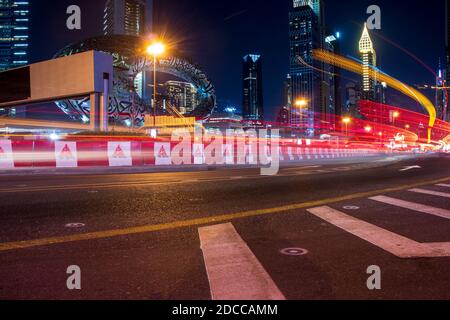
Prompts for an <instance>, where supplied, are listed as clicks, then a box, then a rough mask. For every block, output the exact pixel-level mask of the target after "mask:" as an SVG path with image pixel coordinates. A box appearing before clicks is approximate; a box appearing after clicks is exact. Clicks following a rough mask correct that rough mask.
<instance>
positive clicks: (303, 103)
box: [295, 99, 308, 130]
mask: <svg viewBox="0 0 450 320" xmlns="http://www.w3.org/2000/svg"><path fill="white" fill-rule="evenodd" d="M307 105H308V101H306V100H305V99H298V100H296V101H295V106H296V107H297V108H298V109H299V111H300V130H301V129H302V126H303V109H304V108H305V107H306V106H307Z"/></svg>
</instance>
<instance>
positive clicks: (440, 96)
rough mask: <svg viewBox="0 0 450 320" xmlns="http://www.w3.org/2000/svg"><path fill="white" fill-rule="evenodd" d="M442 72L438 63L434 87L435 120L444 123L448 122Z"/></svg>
mask: <svg viewBox="0 0 450 320" xmlns="http://www.w3.org/2000/svg"><path fill="white" fill-rule="evenodd" d="M444 74H445V72H444V70H443V69H442V68H441V65H440V63H439V69H438V72H437V76H436V87H435V106H436V112H437V118H438V119H440V120H444V121H450V117H449V112H448V100H447V90H446V89H445V86H446V81H445V79H444Z"/></svg>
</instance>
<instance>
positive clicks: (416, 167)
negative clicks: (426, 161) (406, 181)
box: [400, 166, 422, 172]
mask: <svg viewBox="0 0 450 320" xmlns="http://www.w3.org/2000/svg"><path fill="white" fill-rule="evenodd" d="M413 169H422V167H421V166H409V167H404V168H403V169H401V170H400V172H405V171H409V170H413Z"/></svg>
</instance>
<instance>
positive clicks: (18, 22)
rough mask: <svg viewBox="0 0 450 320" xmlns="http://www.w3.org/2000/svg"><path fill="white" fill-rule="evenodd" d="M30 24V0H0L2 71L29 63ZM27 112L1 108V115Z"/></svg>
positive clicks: (20, 115)
mask: <svg viewBox="0 0 450 320" xmlns="http://www.w3.org/2000/svg"><path fill="white" fill-rule="evenodd" d="M29 26H30V4H29V2H28V1H15V0H0V72H1V71H5V70H8V69H13V68H18V67H21V66H24V65H27V64H28V63H29V46H30V38H29V37H30V30H29ZM22 109H23V108H22ZM25 113H26V111H25V110H21V111H20V112H18V110H17V109H16V108H10V109H3V108H0V116H13V117H16V116H19V117H23V116H25Z"/></svg>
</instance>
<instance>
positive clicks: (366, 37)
mask: <svg viewBox="0 0 450 320" xmlns="http://www.w3.org/2000/svg"><path fill="white" fill-rule="evenodd" d="M359 53H360V55H361V60H362V64H363V74H362V77H363V81H362V95H363V99H365V100H370V101H375V100H376V84H377V80H376V79H373V77H370V74H371V73H372V72H373V71H372V70H373V69H374V68H375V67H376V66H377V54H376V52H375V49H374V46H373V42H372V39H371V38H370V34H369V30H368V29H367V24H364V30H363V33H362V36H361V40H359Z"/></svg>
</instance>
